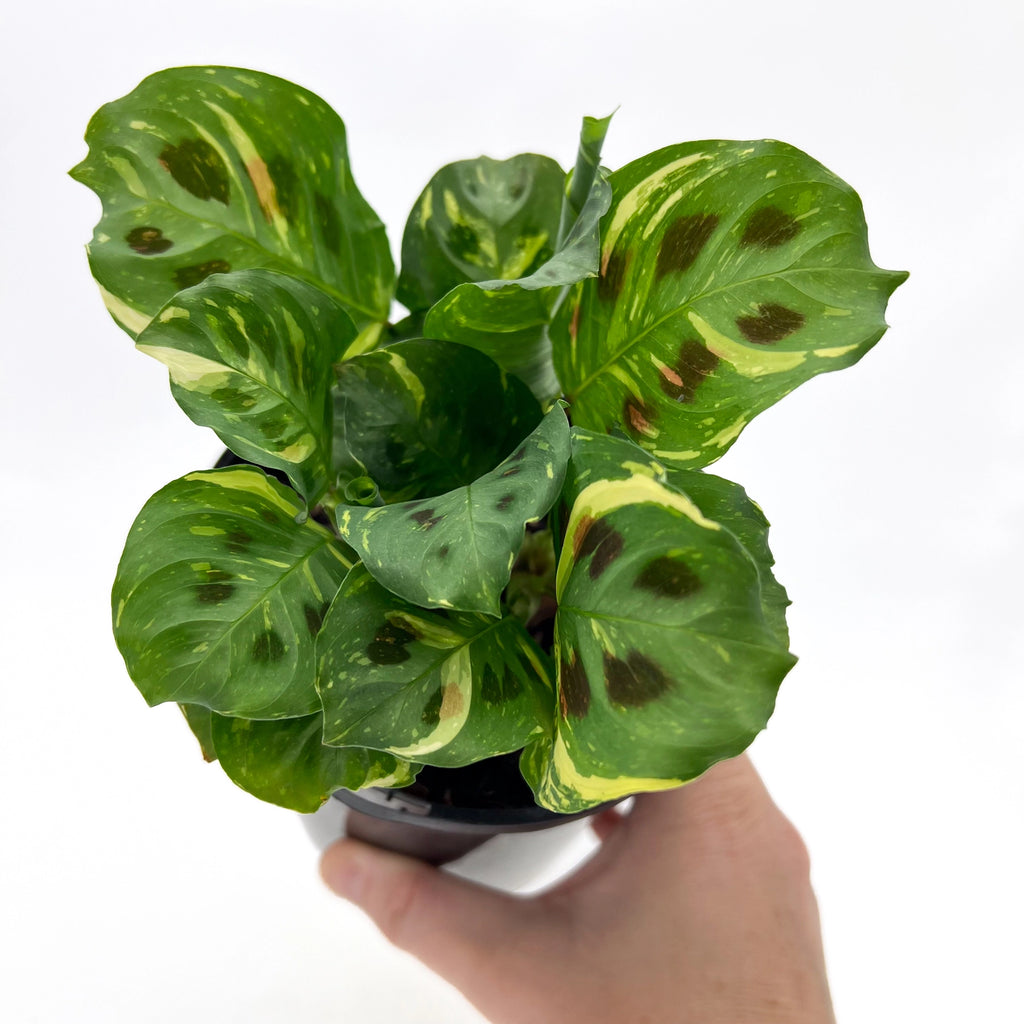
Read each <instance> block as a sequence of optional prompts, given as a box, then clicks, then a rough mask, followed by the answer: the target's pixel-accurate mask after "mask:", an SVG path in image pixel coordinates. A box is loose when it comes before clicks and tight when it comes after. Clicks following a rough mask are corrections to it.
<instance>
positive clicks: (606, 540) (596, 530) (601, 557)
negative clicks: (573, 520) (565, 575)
mask: <svg viewBox="0 0 1024 1024" xmlns="http://www.w3.org/2000/svg"><path fill="white" fill-rule="evenodd" d="M622 545H623V540H622V534H621V533H619V531H618V530H616V529H613V528H612V527H611V526H609V525H608V523H606V522H605V521H604V520H603V519H589V520H584V522H583V526H582V529H579V530H577V532H576V535H575V537H574V538H573V547H574V552H573V553H574V554H575V556H576V561H580V560H581V559H583V558H586V557H587V555H592V556H593V557H592V558H591V560H590V570H589V571H590V578H591V579H592V580H596V579H599V578H600V577H601V575H602V574H603V573H604V571H605V569H607V568H608V566H609V565H611V564H612V562H614V561H615V559H616V558H618V557H619V555H621V554H622Z"/></svg>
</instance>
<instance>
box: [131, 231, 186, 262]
mask: <svg viewBox="0 0 1024 1024" xmlns="http://www.w3.org/2000/svg"><path fill="white" fill-rule="evenodd" d="M124 240H125V241H126V242H127V243H128V244H129V245H130V246H131V247H132V248H133V249H134V250H135V251H136V252H137V253H138V254H139V255H140V256H159V255H160V253H162V252H167V250H168V249H170V248H171V246H172V245H174V243H173V242H172V241H171V240H170V239H169V238H164V233H163V232H162V231H161V230H160V229H159V228H152V227H141V228H132V230H131V231H129V232H128V234H127V235H125V236H124Z"/></svg>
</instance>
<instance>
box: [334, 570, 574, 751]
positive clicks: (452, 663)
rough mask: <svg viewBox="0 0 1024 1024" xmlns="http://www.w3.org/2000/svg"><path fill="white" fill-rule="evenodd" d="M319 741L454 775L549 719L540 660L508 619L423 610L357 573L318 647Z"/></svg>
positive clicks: (522, 739)
mask: <svg viewBox="0 0 1024 1024" xmlns="http://www.w3.org/2000/svg"><path fill="white" fill-rule="evenodd" d="M317 660H318V663H319V666H320V671H319V677H318V686H319V687H320V695H321V698H322V699H323V706H324V742H325V743H328V744H338V745H348V744H356V745H359V746H363V747H372V748H379V749H383V750H387V751H390V752H391V753H392V754H394V755H396V756H397V757H400V758H409V759H412V760H413V761H415V762H417V763H422V764H432V765H440V766H443V767H456V766H458V765H464V764H469V763H471V762H473V761H477V760H480V759H481V758H485V757H491V756H494V755H496V754H502V753H508V752H509V751H513V750H518V749H520V748H521V747H522V746H523V745H524V744H525V743H526V742H527V741H528V740H529V739H530V737H531V736H533V735H535V734H537V733H539V732H540V731H541V729H542V728H543V724H542V723H546V722H547V721H548V720H550V718H551V706H552V704H553V701H554V697H553V692H552V686H551V679H550V668H549V664H548V659H547V658H546V656H545V655H544V654H542V653H541V651H540V650H539V649H538V648H537V647H536V646H535V645H534V644H533V642H532V641H531V640H530V638H529V636H527V634H526V631H525V630H524V628H523V626H522V623H520V621H519V620H518V619H516V618H514V617H512V616H505V617H504V618H501V619H493V618H489V617H486V616H482V615H473V614H465V613H460V612H449V611H443V610H442V611H428V610H426V609H424V608H420V607H417V606H415V605H412V604H409V603H408V602H406V601H403V600H402V599H401V598H398V597H396V596H395V595H394V594H391V593H390V592H389V591H387V590H385V589H384V588H383V587H382V586H381V585H380V584H378V583H377V582H375V581H374V579H373V578H372V577H371V576H370V574H369V573H368V572H367V571H366V568H365V566H362V565H360V566H357V567H356V568H355V569H353V570H352V572H351V573H350V574H349V575H348V577H347V578H346V579H345V583H344V585H343V586H342V588H341V590H340V591H339V593H338V596H337V597H336V598H335V600H334V603H333V604H332V605H331V609H330V611H329V612H328V613H327V618H326V619H325V621H324V628H323V632H322V633H321V635H320V638H319V639H318V642H317Z"/></svg>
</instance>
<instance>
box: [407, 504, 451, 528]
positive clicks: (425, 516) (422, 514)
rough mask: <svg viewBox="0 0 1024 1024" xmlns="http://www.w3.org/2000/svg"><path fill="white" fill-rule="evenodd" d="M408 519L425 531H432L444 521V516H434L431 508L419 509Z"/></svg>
mask: <svg viewBox="0 0 1024 1024" xmlns="http://www.w3.org/2000/svg"><path fill="white" fill-rule="evenodd" d="M409 518H410V519H415V520H416V522H417V523H419V524H420V526H422V527H423V528H424V529H425V530H432V529H433V528H434V527H435V526H437V524H438V523H439V522H441V520H442V519H444V515H439V516H436V515H434V510H433V509H432V508H421V509H420V510H419V511H418V512H413V514H412V515H411V516H410V517H409Z"/></svg>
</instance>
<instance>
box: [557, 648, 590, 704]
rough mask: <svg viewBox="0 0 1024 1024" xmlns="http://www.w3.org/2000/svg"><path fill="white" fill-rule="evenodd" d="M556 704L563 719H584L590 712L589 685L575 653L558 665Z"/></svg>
mask: <svg viewBox="0 0 1024 1024" xmlns="http://www.w3.org/2000/svg"><path fill="white" fill-rule="evenodd" d="M558 702H559V706H560V707H561V709H562V717H563V718H569V717H570V716H571V717H572V718H585V717H586V715H587V712H588V711H589V710H590V683H589V682H588V681H587V673H586V672H585V671H584V668H583V663H582V662H580V661H578V660H577V657H576V652H575V651H573V652H572V653H571V654H570V655H569V658H568V659H566V658H563V659H562V661H561V663H560V664H559V670H558Z"/></svg>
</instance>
